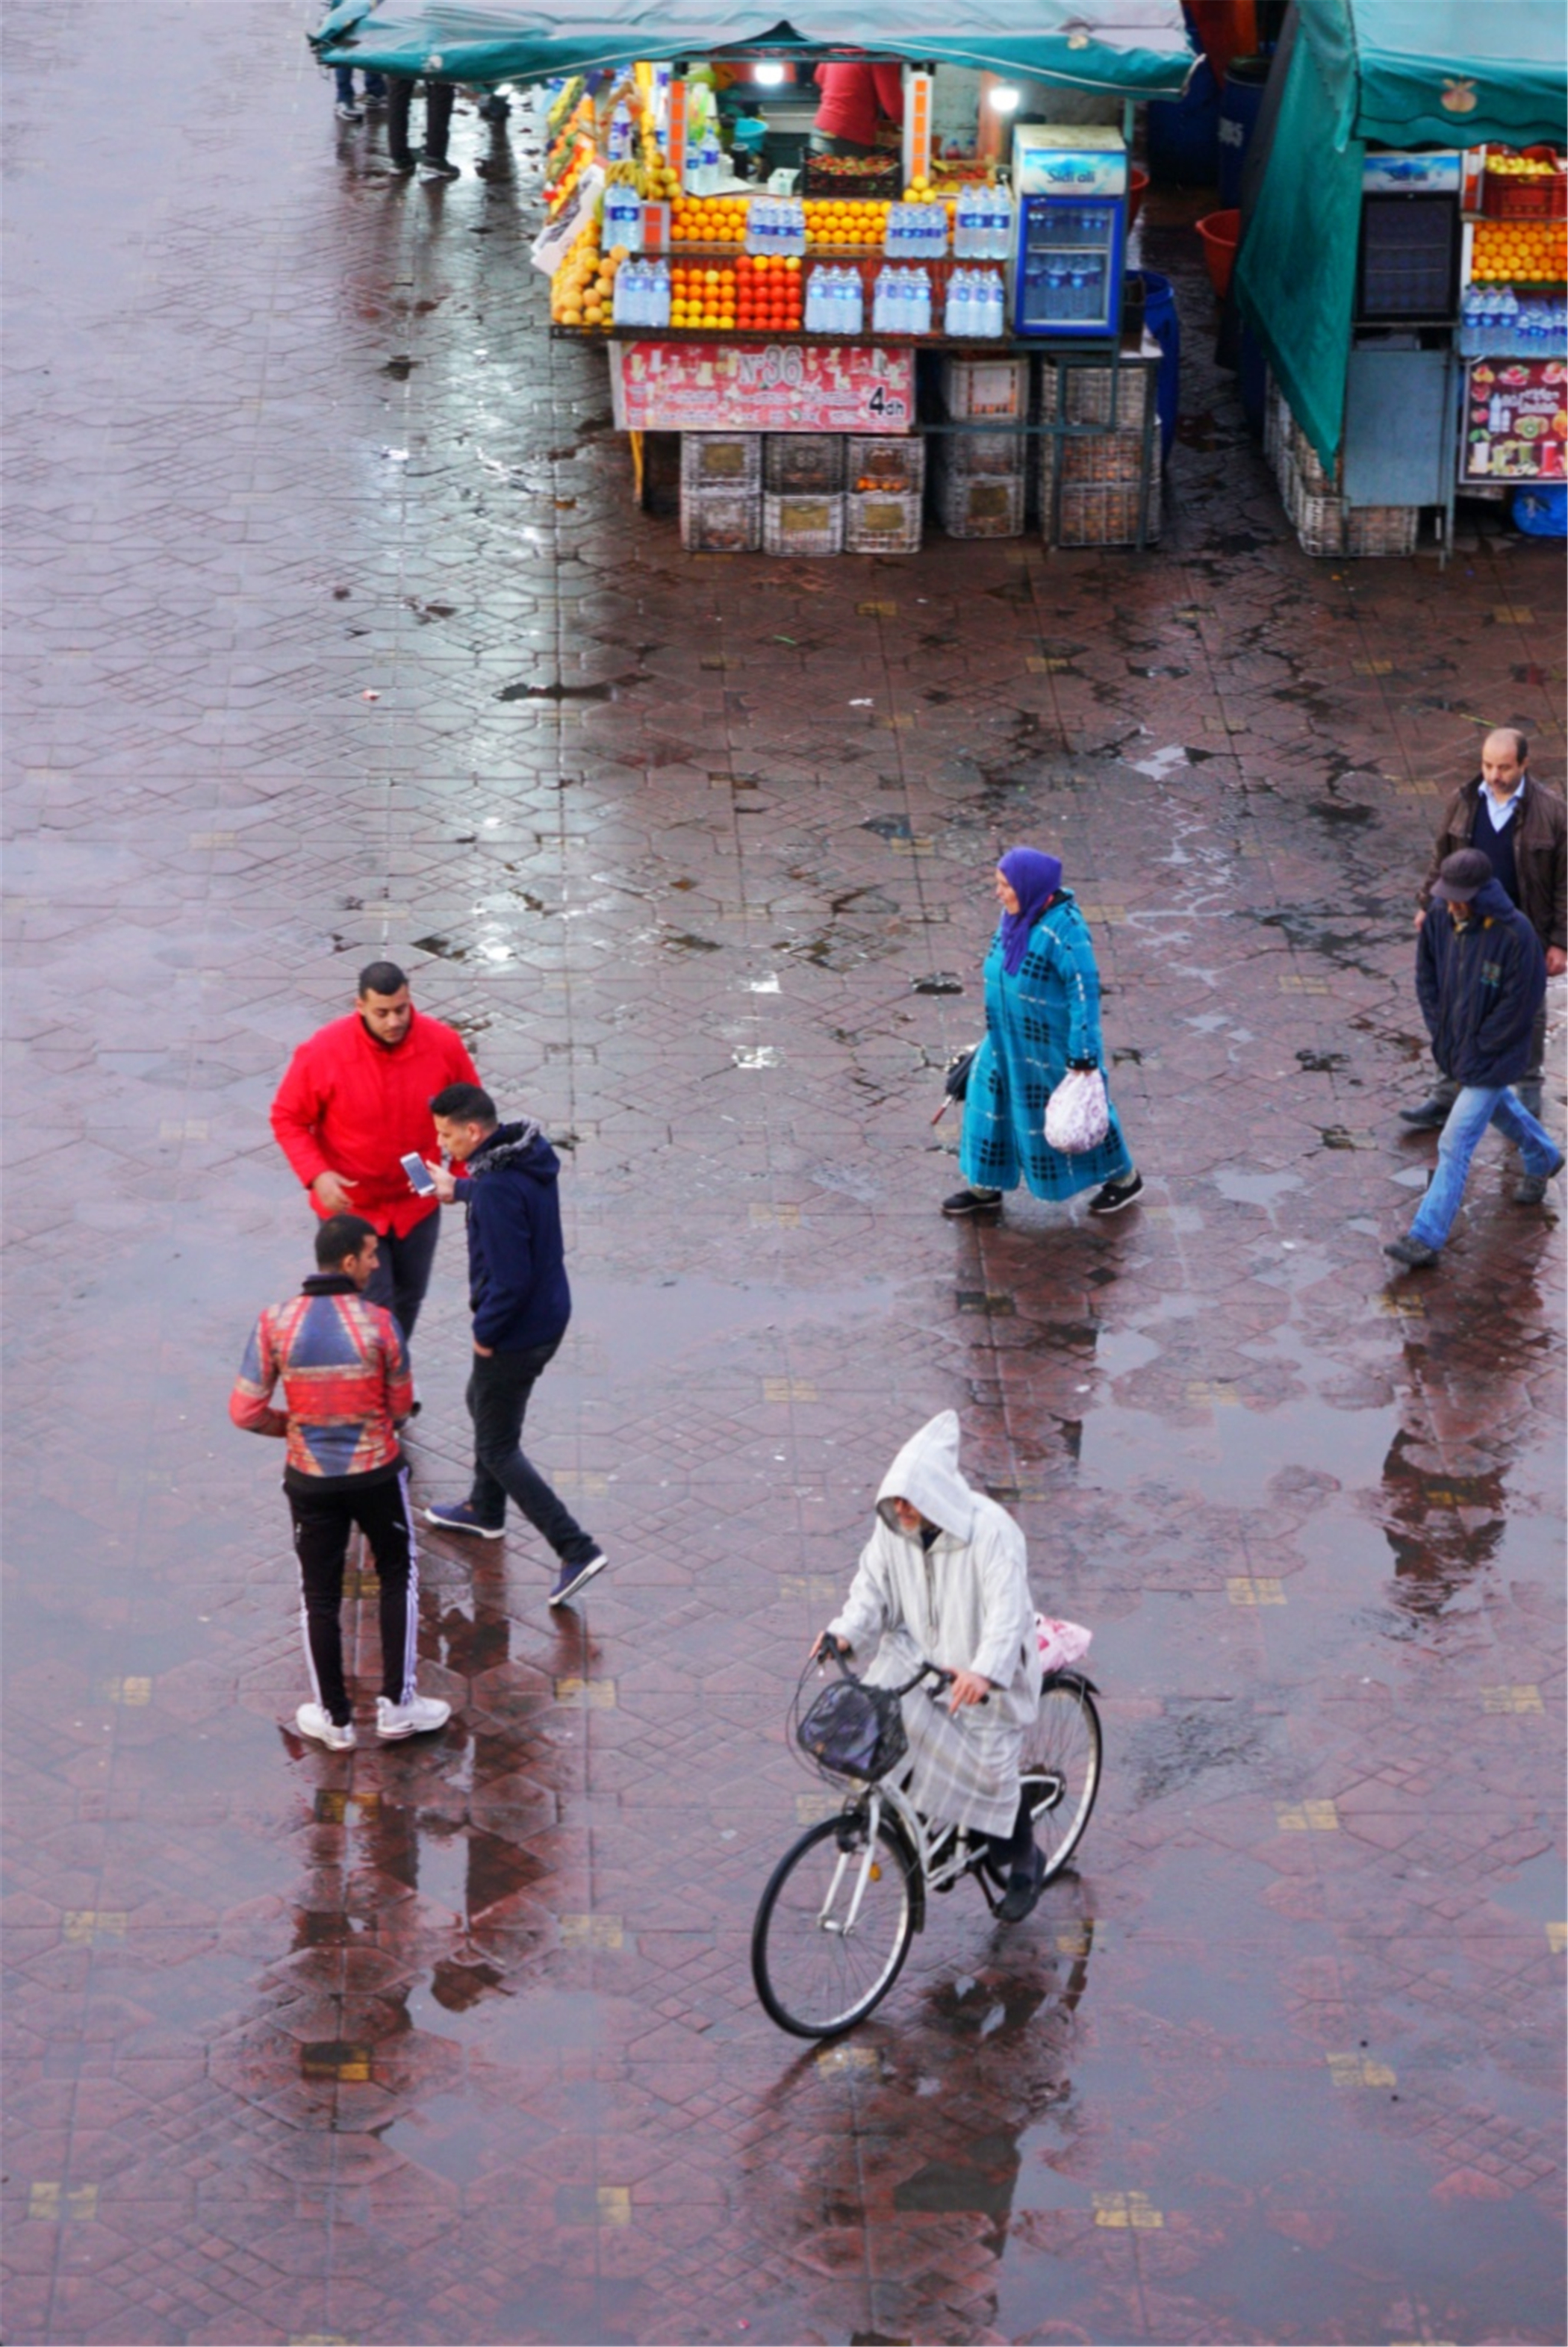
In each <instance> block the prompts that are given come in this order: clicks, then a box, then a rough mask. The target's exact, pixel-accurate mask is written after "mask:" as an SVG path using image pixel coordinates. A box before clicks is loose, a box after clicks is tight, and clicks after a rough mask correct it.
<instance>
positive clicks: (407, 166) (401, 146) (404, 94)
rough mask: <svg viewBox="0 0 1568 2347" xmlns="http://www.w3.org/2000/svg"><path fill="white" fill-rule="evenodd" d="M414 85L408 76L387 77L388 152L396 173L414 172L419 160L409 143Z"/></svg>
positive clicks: (392, 75)
mask: <svg viewBox="0 0 1568 2347" xmlns="http://www.w3.org/2000/svg"><path fill="white" fill-rule="evenodd" d="M413 103H414V83H413V81H412V79H411V78H410V77H409V76H408V75H407V74H388V75H387V77H386V152H387V157H388V159H389V160H390V162H391V164H392V168H393V169H394V170H395V171H412V170H413V169H415V165H416V162H417V158H416V157H415V152H414V149H413V148H412V147H411V146H410V145H409V143H408V110H409V108H410V107H411V106H412V105H413Z"/></svg>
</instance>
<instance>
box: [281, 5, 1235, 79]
mask: <svg viewBox="0 0 1568 2347" xmlns="http://www.w3.org/2000/svg"><path fill="white" fill-rule="evenodd" d="M775 5H776V0H775ZM312 39H313V43H314V46H315V47H316V49H317V51H318V53H319V54H320V55H321V56H322V57H323V59H324V61H325V62H326V63H327V64H328V65H354V66H365V67H369V68H370V69H371V70H372V71H373V72H374V71H379V72H385V73H403V74H433V75H436V76H437V77H439V78H440V79H442V80H445V81H462V82H481V83H483V82H498V81H542V80H544V79H545V78H546V77H548V76H549V75H551V74H573V73H586V72H589V71H591V70H592V69H594V68H596V67H606V66H627V65H631V64H633V63H635V62H636V60H637V59H638V58H640V57H687V56H690V57H703V56H722V55H726V54H733V53H735V52H737V51H740V52H745V51H748V50H752V51H757V50H760V51H763V52H764V53H766V54H767V55H769V56H787V55H788V53H789V51H790V50H791V49H804V50H824V49H835V48H855V49H863V50H866V51H867V52H869V53H870V54H871V55H873V56H881V57H904V58H908V59H911V60H913V61H915V62H919V61H921V60H931V61H933V62H935V63H937V64H938V65H959V66H978V67H986V68H989V70H990V71H992V72H995V73H1004V74H1019V75H1023V76H1027V77H1029V78H1030V79H1032V80H1036V81H1054V82H1062V83H1066V84H1068V85H1069V86H1071V87H1074V88H1078V89H1101V90H1111V91H1115V92H1116V93H1118V94H1119V95H1121V96H1123V97H1180V95H1181V93H1182V91H1183V90H1184V88H1185V87H1186V82H1187V77H1188V75H1189V74H1190V73H1191V71H1192V69H1193V66H1194V62H1195V59H1194V52H1193V48H1192V45H1191V43H1190V41H1189V40H1188V37H1187V31H1186V26H1185V22H1184V18H1183V15H1182V8H1181V0H971V5H967V6H961V7H960V8H959V10H958V20H957V22H955V17H954V9H953V5H952V0H897V5H891V6H889V5H884V6H879V7H867V6H858V7H856V6H834V5H823V0H796V5H794V6H793V7H792V8H791V9H790V13H789V16H788V18H787V20H784V19H781V18H780V17H779V16H778V15H775V14H774V9H773V8H770V7H768V6H767V5H762V6H752V7H747V6H743V5H734V0H708V4H707V5H701V0H624V5H621V6H620V7H616V6H613V5H607V0H558V5H556V6H554V7H530V6H528V5H525V0H340V5H338V6H337V7H335V8H333V11H332V13H331V15H329V16H328V17H327V19H326V21H325V23H324V24H323V26H322V27H321V29H320V31H319V32H317V33H315V34H313V36H312Z"/></svg>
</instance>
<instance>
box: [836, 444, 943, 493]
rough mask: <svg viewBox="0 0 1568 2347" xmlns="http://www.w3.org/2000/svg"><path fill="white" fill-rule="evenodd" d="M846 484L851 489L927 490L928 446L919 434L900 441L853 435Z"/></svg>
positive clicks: (846, 462)
mask: <svg viewBox="0 0 1568 2347" xmlns="http://www.w3.org/2000/svg"><path fill="white" fill-rule="evenodd" d="M844 481H845V487H846V488H848V489H851V490H854V489H923V488H924V487H925V486H926V443H925V440H924V439H923V437H922V436H921V435H920V434H919V433H918V432H910V433H907V434H906V435H905V436H903V437H902V438H900V439H892V438H873V437H871V436H867V435H866V433H863V432H850V433H847V434H846V435H845V442H844Z"/></svg>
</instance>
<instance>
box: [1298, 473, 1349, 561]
mask: <svg viewBox="0 0 1568 2347" xmlns="http://www.w3.org/2000/svg"><path fill="white" fill-rule="evenodd" d="M1283 492H1284V497H1285V510H1286V513H1287V514H1288V515H1289V517H1290V519H1291V523H1292V525H1293V527H1294V528H1295V531H1296V537H1297V538H1298V539H1299V540H1300V544H1301V550H1302V552H1303V554H1313V555H1323V554H1343V553H1344V551H1345V506H1344V501H1343V499H1342V498H1339V497H1325V496H1323V495H1322V494H1321V493H1320V492H1317V491H1314V490H1311V489H1308V487H1307V484H1306V483H1305V482H1304V481H1303V479H1302V477H1301V475H1300V473H1299V472H1298V471H1297V469H1296V462H1295V459H1294V458H1290V459H1289V460H1288V461H1287V463H1286V477H1285V481H1284V484H1283Z"/></svg>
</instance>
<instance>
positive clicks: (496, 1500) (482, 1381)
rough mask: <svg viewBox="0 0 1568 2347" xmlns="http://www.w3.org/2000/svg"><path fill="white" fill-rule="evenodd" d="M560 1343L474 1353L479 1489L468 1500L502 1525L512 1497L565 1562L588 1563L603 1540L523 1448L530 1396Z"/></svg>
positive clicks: (471, 1406) (472, 1404)
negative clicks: (584, 1524) (586, 1529)
mask: <svg viewBox="0 0 1568 2347" xmlns="http://www.w3.org/2000/svg"><path fill="white" fill-rule="evenodd" d="M559 1343H560V1339H559V1337H557V1339H556V1342H555V1344H554V1345H535V1346H534V1347H533V1348H531V1350H530V1351H528V1352H526V1353H490V1354H485V1353H476V1354H475V1356H474V1369H473V1374H472V1376H471V1377H470V1378H469V1379H468V1392H467V1396H466V1399H467V1403H468V1415H469V1417H470V1418H471V1419H473V1421H474V1488H473V1491H471V1492H470V1493H469V1495H468V1504H469V1506H470V1507H471V1508H472V1509H473V1511H474V1513H475V1515H476V1516H477V1518H478V1520H479V1522H481V1523H482V1524H490V1525H493V1526H495V1527H497V1529H498V1528H499V1526H500V1525H501V1524H503V1523H504V1522H506V1516H507V1501H508V1500H511V1501H515V1502H516V1504H517V1505H518V1507H519V1508H520V1509H521V1510H522V1512H523V1513H524V1515H525V1516H527V1518H528V1522H529V1523H530V1524H532V1526H533V1528H534V1530H535V1532H538V1535H539V1538H540V1539H541V1540H544V1541H548V1543H549V1545H550V1547H551V1548H553V1549H554V1551H555V1553H556V1554H557V1555H558V1556H559V1558H560V1560H561V1562H562V1563H563V1564H583V1563H587V1561H588V1559H589V1557H590V1556H592V1555H594V1554H595V1553H596V1552H597V1549H598V1542H596V1541H594V1540H592V1539H591V1538H590V1537H589V1534H588V1533H587V1532H584V1530H583V1528H582V1526H581V1525H580V1524H579V1522H578V1521H577V1519H576V1517H575V1516H574V1515H573V1514H572V1513H571V1512H570V1510H569V1508H568V1507H566V1506H565V1505H564V1503H563V1502H562V1501H560V1499H559V1498H558V1496H557V1495H556V1493H555V1492H554V1491H551V1489H550V1487H549V1485H548V1483H547V1482H546V1481H545V1479H544V1477H543V1476H542V1475H541V1474H540V1473H539V1471H538V1468H537V1467H535V1466H533V1465H532V1464H531V1463H530V1461H529V1460H528V1459H526V1458H525V1457H524V1455H523V1448H522V1433H523V1418H524V1414H525V1412H526V1411H527V1409H528V1396H529V1395H530V1394H531V1393H532V1391H533V1389H534V1387H535V1385H536V1383H537V1382H538V1378H539V1377H540V1376H541V1375H542V1374H543V1372H544V1370H545V1369H546V1368H548V1365H549V1363H550V1362H551V1361H552V1360H553V1359H554V1358H555V1355H556V1351H557V1348H558V1347H559Z"/></svg>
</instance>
